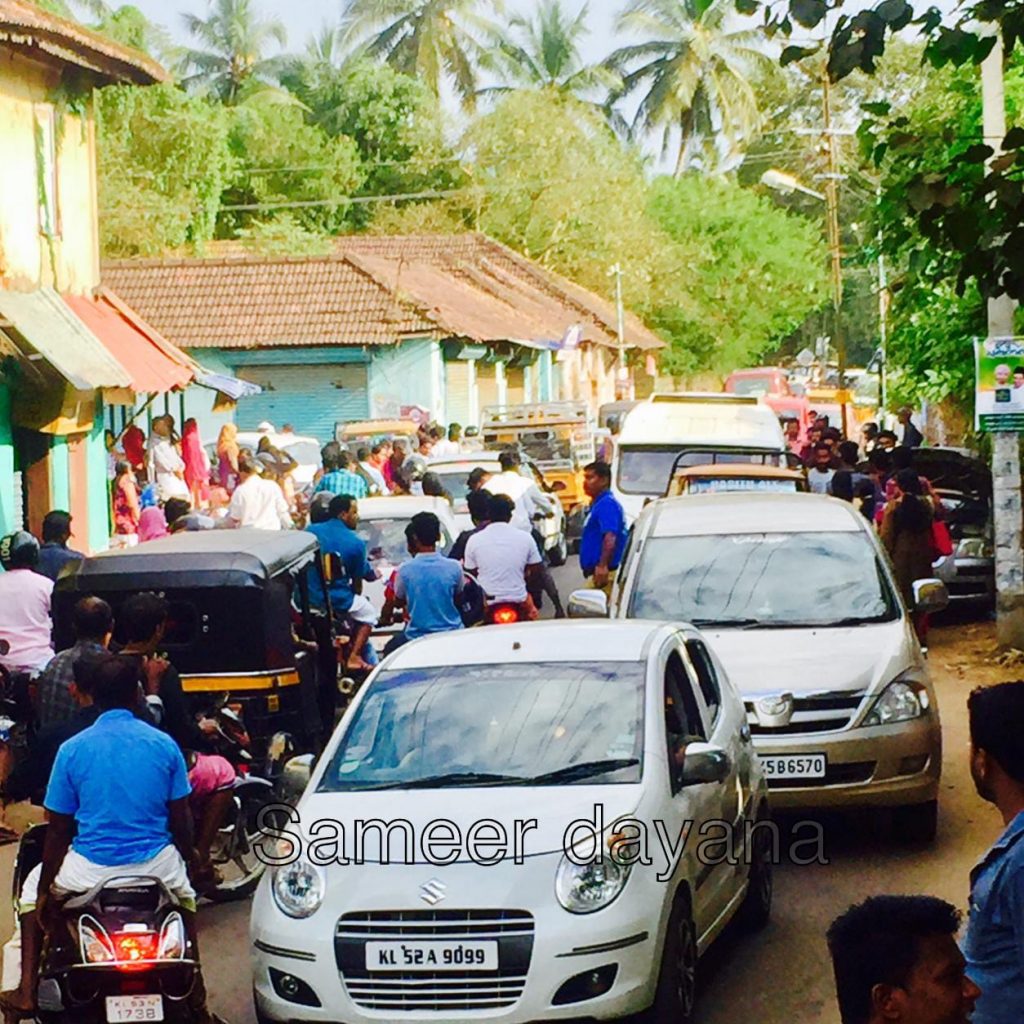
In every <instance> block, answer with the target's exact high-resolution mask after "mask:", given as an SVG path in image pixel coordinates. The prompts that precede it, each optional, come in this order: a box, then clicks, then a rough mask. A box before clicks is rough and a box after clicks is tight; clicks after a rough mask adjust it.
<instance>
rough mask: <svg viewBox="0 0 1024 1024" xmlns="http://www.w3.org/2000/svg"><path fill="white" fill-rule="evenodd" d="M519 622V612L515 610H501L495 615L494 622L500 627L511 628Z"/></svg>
mask: <svg viewBox="0 0 1024 1024" xmlns="http://www.w3.org/2000/svg"><path fill="white" fill-rule="evenodd" d="M518 621H519V612H517V611H516V610H515V608H499V609H498V610H497V611H496V612H495V613H494V622H495V624H496V625H498V626H511V625H512V624H513V623H515V622H518Z"/></svg>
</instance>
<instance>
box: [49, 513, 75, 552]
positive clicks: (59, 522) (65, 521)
mask: <svg viewBox="0 0 1024 1024" xmlns="http://www.w3.org/2000/svg"><path fill="white" fill-rule="evenodd" d="M70 537H71V516H70V514H69V513H67V512H56V511H54V512H47V513H46V515H45V516H44V518H43V543H44V544H67V542H68V540H69V539H70Z"/></svg>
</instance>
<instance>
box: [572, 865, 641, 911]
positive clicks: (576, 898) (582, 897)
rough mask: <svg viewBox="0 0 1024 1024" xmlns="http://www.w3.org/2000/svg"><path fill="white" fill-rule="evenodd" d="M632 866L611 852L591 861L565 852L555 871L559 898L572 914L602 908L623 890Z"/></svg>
mask: <svg viewBox="0 0 1024 1024" xmlns="http://www.w3.org/2000/svg"><path fill="white" fill-rule="evenodd" d="M629 867H630V866H629V865H628V864H619V863H617V862H616V861H615V860H613V859H612V858H611V857H610V856H609V855H608V854H604V855H603V856H602V857H601V859H600V861H597V862H596V863H592V864H575V863H573V861H572V860H570V859H569V858H568V857H565V856H563V857H562V861H561V863H560V864H559V865H558V871H557V872H556V874H555V895H556V896H557V897H558V902H559V903H560V904H561V905H562V906H563V907H564V908H565V909H566V910H568V911H569V913H571V914H592V913H594V911H595V910H603V909H604V908H605V907H607V906H608V905H609V904H610V903H613V902H614V901H615V899H616V897H617V896H618V895H619V893H620V892H622V889H623V887H624V886H625V884H626V879H627V878H629Z"/></svg>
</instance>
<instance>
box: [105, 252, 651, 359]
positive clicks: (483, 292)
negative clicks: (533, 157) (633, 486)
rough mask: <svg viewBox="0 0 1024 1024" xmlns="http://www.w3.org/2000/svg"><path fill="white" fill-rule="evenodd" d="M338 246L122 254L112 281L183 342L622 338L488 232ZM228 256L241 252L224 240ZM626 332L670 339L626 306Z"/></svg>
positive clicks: (612, 341)
mask: <svg viewBox="0 0 1024 1024" xmlns="http://www.w3.org/2000/svg"><path fill="white" fill-rule="evenodd" d="M336 247H337V252H336V255H334V256H331V257H315V258H310V259H265V258H257V257H252V256H237V257H236V256H232V257H229V258H225V257H224V256H223V255H219V257H218V258H215V259H174V260H124V261H117V262H112V263H108V264H106V265H105V267H104V271H103V277H104V282H105V284H107V285H108V286H109V287H111V288H113V289H114V290H115V291H116V292H117V293H118V294H119V295H121V296H122V297H123V298H124V300H125V301H126V302H127V303H128V304H129V305H130V306H132V307H133V308H134V309H136V310H138V312H139V313H140V314H141V315H142V316H143V317H144V318H145V319H146V320H147V321H148V322H149V323H151V324H153V325H154V327H156V329H157V330H159V331H160V332H161V333H162V334H163V335H164V336H165V337H166V338H167V339H168V340H169V341H171V342H173V343H174V344H176V345H178V346H179V347H182V348H256V347H269V346H286V345H303V346H305V345H383V344H391V343H394V342H396V341H398V340H399V339H400V338H402V337H410V336H415V335H420V336H422V335H430V336H433V337H437V338H452V337H454V338H464V339H468V340H471V341H476V342H491V343H494V342H501V341H530V342H558V341H561V340H562V338H564V337H565V334H566V332H567V331H568V330H569V329H570V328H572V327H573V326H575V325H579V326H580V328H581V329H582V340H584V341H590V342H594V343H596V344H600V345H607V346H613V345H616V344H617V343H618V336H617V328H616V318H615V309H614V307H613V306H612V305H611V304H610V303H608V302H606V301H605V300H604V299H601V298H600V297H598V296H596V295H594V294H593V293H591V292H589V291H587V290H586V289H584V288H581V287H579V286H578V285H575V284H573V283H572V282H570V281H567V280H565V279H564V278H561V277H559V276H558V275H556V274H552V273H550V272H549V271H547V270H545V269H543V268H541V267H539V266H537V265H536V264H533V263H531V262H530V261H529V260H526V259H524V258H523V257H521V256H518V255H517V254H516V253H514V252H512V251H511V250H510V249H507V248H505V247H504V246H502V245H499V244H498V243H496V242H494V241H492V240H491V239H488V238H486V237H485V236H483V235H478V234H465V235H455V236H452V235H437V236H402V237H372V236H363V235H354V236H347V237H344V238H339V239H338V240H337V243H336ZM215 249H216V251H217V252H218V253H219V254H223V253H225V252H237V248H236V247H234V246H230V245H229V246H216V247H215ZM626 342H627V344H628V345H629V346H630V347H632V348H639V349H644V350H654V349H659V348H662V347H663V345H664V343H663V342H662V341H661V340H660V339H659V338H658V337H657V335H655V334H654V333H653V332H651V331H649V330H648V329H647V328H646V327H645V326H644V325H643V324H642V323H641V322H640V320H639V319H637V318H636V317H633V316H629V315H628V316H627V320H626Z"/></svg>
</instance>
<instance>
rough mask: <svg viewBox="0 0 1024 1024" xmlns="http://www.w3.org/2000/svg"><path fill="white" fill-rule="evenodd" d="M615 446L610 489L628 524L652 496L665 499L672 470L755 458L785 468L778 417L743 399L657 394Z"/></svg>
mask: <svg viewBox="0 0 1024 1024" xmlns="http://www.w3.org/2000/svg"><path fill="white" fill-rule="evenodd" d="M617 442H618V443H617V445H616V458H615V465H614V467H613V473H612V489H613V490H614V492H615V496H616V497H617V498H618V499H619V501H620V502H621V503H622V507H623V509H625V512H626V519H627V522H629V523H630V524H632V523H633V522H634V520H635V519H636V517H637V516H638V515H639V514H640V512H641V510H642V509H643V507H644V503H645V502H646V501H647V500H648V499H649V498H661V497H663V496H664V495H665V493H666V491H667V489H668V485H669V480H670V478H671V476H672V471H673V468H674V467H677V468H680V469H682V468H685V467H686V466H699V465H703V464H705V463H710V462H751V461H754V460H755V459H756V460H757V461H761V460H762V459H763V460H765V461H768V462H769V463H770V464H772V465H785V464H786V463H785V458H786V441H785V438H784V437H783V434H782V427H781V425H780V424H779V421H778V418H777V417H776V415H775V413H774V412H773V411H772V410H771V409H770V408H769V407H768V406H767V405H763V404H761V403H760V402H759V401H758V400H757V399H756V398H746V397H742V396H739V395H719V394H681V395H653V396H652V397H651V398H649V399H647V401H645V402H641V403H640V404H639V405H638V406H637V407H636V408H635V409H633V410H631V411H630V413H629V415H628V416H627V417H626V421H625V423H624V424H623V426H622V432H621V433H620V435H619V437H618V438H617ZM677 464H678V466H677Z"/></svg>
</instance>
